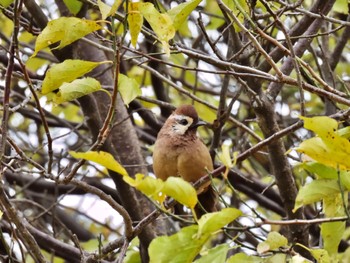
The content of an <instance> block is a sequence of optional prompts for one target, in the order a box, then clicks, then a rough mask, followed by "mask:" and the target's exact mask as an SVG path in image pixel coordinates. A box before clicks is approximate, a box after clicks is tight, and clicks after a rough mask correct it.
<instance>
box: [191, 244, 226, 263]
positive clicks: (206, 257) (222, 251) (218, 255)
mask: <svg viewBox="0 0 350 263" xmlns="http://www.w3.org/2000/svg"><path fill="white" fill-rule="evenodd" d="M229 249H230V247H229V245H228V244H221V245H218V246H216V247H214V248H212V249H209V250H208V251H206V252H205V254H204V253H201V258H200V259H198V260H196V261H194V262H195V263H213V262H215V263H225V262H226V255H227V252H228V250H229Z"/></svg>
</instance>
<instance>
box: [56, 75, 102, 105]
mask: <svg viewBox="0 0 350 263" xmlns="http://www.w3.org/2000/svg"><path fill="white" fill-rule="evenodd" d="M98 90H101V84H100V82H98V81H97V80H96V79H93V78H83V79H76V80H74V81H73V82H71V83H63V85H62V86H61V87H60V88H59V92H57V94H56V95H55V96H54V98H53V101H54V102H55V103H57V104H61V103H63V102H68V101H72V100H75V99H78V98H80V97H82V96H84V95H87V94H90V93H92V92H95V91H98Z"/></svg>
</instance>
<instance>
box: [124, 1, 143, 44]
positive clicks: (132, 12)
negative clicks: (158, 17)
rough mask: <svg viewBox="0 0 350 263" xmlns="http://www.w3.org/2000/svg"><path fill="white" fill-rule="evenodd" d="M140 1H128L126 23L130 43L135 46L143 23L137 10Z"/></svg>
mask: <svg viewBox="0 0 350 263" xmlns="http://www.w3.org/2000/svg"><path fill="white" fill-rule="evenodd" d="M139 4H140V2H129V14H128V25H129V30H130V35H131V44H132V45H133V46H134V47H136V44H137V38H138V36H139V34H140V32H141V28H142V25H143V16H142V15H141V13H140V10H139Z"/></svg>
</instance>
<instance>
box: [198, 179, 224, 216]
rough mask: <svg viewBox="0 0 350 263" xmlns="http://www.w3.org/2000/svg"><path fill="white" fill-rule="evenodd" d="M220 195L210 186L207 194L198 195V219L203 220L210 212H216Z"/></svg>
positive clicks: (206, 191)
mask: <svg viewBox="0 0 350 263" xmlns="http://www.w3.org/2000/svg"><path fill="white" fill-rule="evenodd" d="M217 200H218V195H217V193H216V192H215V191H214V189H213V187H212V186H211V185H210V186H209V187H208V188H207V189H206V190H205V192H202V193H200V194H199V195H198V204H197V205H196V207H195V208H194V211H195V213H196V216H197V218H198V219H199V218H201V216H202V215H204V214H206V213H210V212H216V211H218V209H217Z"/></svg>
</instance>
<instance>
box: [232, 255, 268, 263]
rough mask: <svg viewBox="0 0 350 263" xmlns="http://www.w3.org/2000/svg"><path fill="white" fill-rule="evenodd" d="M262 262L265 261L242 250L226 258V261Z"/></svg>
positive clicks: (241, 262)
mask: <svg viewBox="0 0 350 263" xmlns="http://www.w3.org/2000/svg"><path fill="white" fill-rule="evenodd" d="M263 262H265V259H263V258H260V257H256V256H250V255H247V254H244V253H243V252H240V253H237V254H235V255H233V256H232V257H230V258H229V259H228V260H227V263H263Z"/></svg>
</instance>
